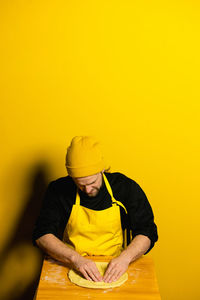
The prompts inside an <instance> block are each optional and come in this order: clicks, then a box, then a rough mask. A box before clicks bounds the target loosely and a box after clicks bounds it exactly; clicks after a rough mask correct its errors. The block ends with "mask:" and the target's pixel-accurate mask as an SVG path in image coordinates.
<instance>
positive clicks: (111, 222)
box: [63, 174, 127, 256]
mask: <svg viewBox="0 0 200 300" xmlns="http://www.w3.org/2000/svg"><path fill="white" fill-rule="evenodd" d="M103 179H104V181H105V185H106V188H107V190H108V192H109V194H110V196H111V198H112V206H111V207H109V208H107V209H104V210H100V211H96V210H92V209H89V208H87V207H84V206H81V205H80V196H79V193H78V191H77V193H76V201H75V204H74V205H73V207H72V211H71V214H70V217H69V220H68V223H67V225H66V228H65V231H64V235H63V241H64V242H65V243H66V244H67V245H68V246H69V247H71V248H73V249H74V250H76V251H77V252H78V253H79V254H81V255H82V256H86V255H89V256H91V255H106V256H118V255H119V254H120V253H121V251H122V250H123V247H122V244H123V232H122V227H121V217H120V207H119V205H120V206H122V207H123V208H124V210H125V211H126V208H125V207H124V205H123V204H122V203H121V202H120V201H117V200H115V198H114V197H113V193H112V189H111V187H110V184H109V182H108V180H107V178H106V176H105V175H104V174H103ZM91 201H92V199H91ZM126 213H127V211H126Z"/></svg>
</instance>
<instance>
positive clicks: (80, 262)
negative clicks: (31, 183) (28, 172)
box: [33, 136, 158, 282]
mask: <svg viewBox="0 0 200 300" xmlns="http://www.w3.org/2000/svg"><path fill="white" fill-rule="evenodd" d="M66 168H67V171H68V174H69V175H68V176H66V177H63V178H59V179H57V180H55V181H53V182H51V183H50V184H49V186H48V188H47V191H46V195H45V199H44V203H43V207H42V210H41V213H40V216H39V217H38V220H37V222H36V226H35V230H34V233H33V241H34V244H37V245H38V246H39V247H40V248H42V249H43V250H44V251H45V252H46V253H48V254H49V255H51V256H52V257H53V258H55V259H57V260H59V261H62V262H64V263H70V264H72V265H73V267H74V268H75V269H77V270H78V271H80V272H81V273H82V274H83V276H84V277H85V278H86V279H88V280H93V281H102V280H104V282H112V281H116V280H118V279H119V277H120V276H121V275H122V274H123V273H124V272H125V271H126V270H127V268H128V266H129V264H130V263H131V262H133V261H135V260H136V259H137V258H139V257H140V256H141V255H143V254H146V253H147V252H149V251H150V250H151V248H152V247H153V246H154V243H155V242H156V241H157V239H158V236H157V227H156V225H155V223H154V216H153V212H152V209H151V206H150V204H149V202H148V200H147V198H146V195H145V194H144V192H143V191H142V189H141V188H140V186H139V185H138V184H137V183H136V182H135V181H133V180H132V179H130V178H128V177H126V176H125V175H123V174H121V173H109V172H106V171H105V168H106V167H105V163H104V160H103V157H102V153H101V150H100V147H99V143H98V142H97V141H96V140H95V139H94V138H93V137H90V136H76V137H74V138H73V139H72V141H71V145H70V146H69V147H68V150H67V155H66ZM127 244H128V246H127ZM86 255H89V256H91V255H106V256H113V259H112V260H111V261H110V263H109V265H108V268H107V270H106V273H105V275H104V277H103V278H102V277H101V275H100V273H99V271H98V269H97V267H96V265H95V263H94V262H93V261H92V260H90V259H88V258H86V257H84V256H86Z"/></svg>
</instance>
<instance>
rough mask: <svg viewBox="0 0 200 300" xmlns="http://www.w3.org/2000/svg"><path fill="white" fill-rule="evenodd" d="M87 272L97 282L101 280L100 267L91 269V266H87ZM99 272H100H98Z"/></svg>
mask: <svg viewBox="0 0 200 300" xmlns="http://www.w3.org/2000/svg"><path fill="white" fill-rule="evenodd" d="M86 272H87V273H88V275H89V276H90V277H91V278H92V280H93V281H95V282H97V281H101V275H100V273H99V271H98V269H95V268H94V269H91V268H87V269H86ZM98 273H99V274H98Z"/></svg>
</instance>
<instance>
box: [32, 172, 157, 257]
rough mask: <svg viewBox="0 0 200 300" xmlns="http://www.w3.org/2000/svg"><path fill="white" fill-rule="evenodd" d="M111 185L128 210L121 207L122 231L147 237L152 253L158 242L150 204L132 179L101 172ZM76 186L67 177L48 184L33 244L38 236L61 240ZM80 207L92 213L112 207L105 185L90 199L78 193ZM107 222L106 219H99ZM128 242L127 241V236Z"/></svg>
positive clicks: (114, 194) (115, 196) (74, 197)
mask: <svg viewBox="0 0 200 300" xmlns="http://www.w3.org/2000/svg"><path fill="white" fill-rule="evenodd" d="M104 174H105V175H106V177H107V179H108V182H109V184H110V186H111V189H112V192H113V196H114V198H115V199H116V200H118V201H120V202H121V203H122V204H123V205H124V206H125V207H126V209H127V212H128V215H126V213H125V211H124V209H123V208H122V207H121V206H120V213H121V224H122V229H123V230H124V229H125V228H127V232H130V231H131V233H132V238H134V237H135V236H136V235H138V234H142V235H145V236H147V237H148V238H149V239H150V240H151V246H150V248H149V250H148V251H147V252H149V251H150V250H151V248H152V247H153V246H154V243H155V242H156V241H157V240H158V235H157V226H156V224H155V223H154V215H153V211H152V208H151V206H150V204H149V201H148V199H147V197H146V195H145V193H144V192H143V190H142V189H141V187H140V186H139V185H138V184H137V183H136V182H135V181H134V180H132V179H130V178H128V177H127V176H125V175H123V174H122V173H107V172H105V173H104ZM76 191H77V187H76V185H75V183H74V181H73V180H72V178H71V177H70V176H66V177H62V178H59V179H57V180H55V181H52V182H50V184H49V186H48V188H47V190H46V194H45V197H44V201H43V206H42V209H41V212H40V215H39V217H38V219H37V221H36V224H35V229H34V232H33V244H34V245H36V243H35V241H36V240H37V239H38V238H40V237H41V236H43V235H45V234H47V233H52V234H54V235H55V236H57V237H58V238H60V239H62V237H63V232H64V230H65V227H66V225H67V222H68V219H69V217H70V213H71V210H72V206H73V204H75V199H76ZM79 194H80V204H81V205H82V206H84V207H87V208H90V209H93V210H103V209H106V208H109V207H110V206H111V205H112V201H111V196H110V194H109V193H108V191H107V188H106V186H105V182H104V180H103V184H102V186H101V188H100V191H99V193H98V195H97V196H95V197H89V196H87V195H86V194H85V193H83V192H82V191H80V190H79ZM102 222H106V220H102ZM127 241H128V243H130V238H129V235H128V240H127Z"/></svg>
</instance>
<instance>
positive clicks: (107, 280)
mask: <svg viewBox="0 0 200 300" xmlns="http://www.w3.org/2000/svg"><path fill="white" fill-rule="evenodd" d="M116 271H117V270H116V269H115V268H114V267H113V268H112V269H110V271H109V270H108V272H107V274H106V275H105V276H104V282H109V280H110V278H111V277H112V276H113V274H114V273H115V272H116Z"/></svg>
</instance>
